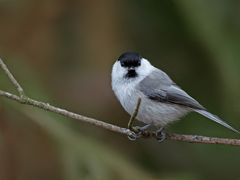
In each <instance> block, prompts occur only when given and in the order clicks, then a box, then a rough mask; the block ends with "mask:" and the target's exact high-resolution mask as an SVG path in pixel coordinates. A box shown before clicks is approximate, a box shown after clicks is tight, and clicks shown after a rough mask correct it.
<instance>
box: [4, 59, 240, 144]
mask: <svg viewBox="0 0 240 180" xmlns="http://www.w3.org/2000/svg"><path fill="white" fill-rule="evenodd" d="M0 67H1V68H2V70H3V71H4V73H5V74H6V75H7V76H8V78H9V80H10V81H11V82H12V84H13V85H14V86H15V88H16V89H17V91H18V93H19V96H17V95H14V94H11V93H9V92H6V91H2V90H0V96H3V97H6V98H8V99H11V100H14V101H16V102H19V103H22V104H26V105H30V106H33V107H37V108H40V109H44V110H46V111H50V112H54V113H57V114H60V115H63V116H65V117H68V118H72V119H76V120H80V121H82V122H86V123H89V124H92V125H95V126H98V127H101V128H104V129H107V130H110V131H113V132H116V133H120V134H124V135H127V136H132V134H134V132H132V131H131V130H129V129H127V128H122V127H119V126H116V125H113V124H109V123H106V122H103V121H99V120H97V119H93V118H90V117H86V116H82V115H80V114H76V113H73V112H70V111H67V110H65V109H62V108H58V107H55V106H52V105H50V104H49V103H44V102H41V101H37V100H34V99H32V98H29V97H27V96H26V95H25V93H24V90H23V88H22V87H21V86H20V84H19V83H18V82H17V80H16V79H15V78H14V76H13V75H12V73H11V72H10V71H9V70H8V68H7V66H6V65H5V64H4V62H3V61H2V60H1V59H0ZM140 101H141V100H139V103H138V105H137V107H136V109H135V112H134V115H133V116H132V117H133V118H135V117H136V115H137V113H138V109H139V106H140ZM150 137H154V135H152V136H150ZM166 139H168V140H174V141H184V142H189V143H202V144H225V145H233V146H240V139H226V138H216V137H206V136H198V135H182V134H175V133H167V138H166Z"/></svg>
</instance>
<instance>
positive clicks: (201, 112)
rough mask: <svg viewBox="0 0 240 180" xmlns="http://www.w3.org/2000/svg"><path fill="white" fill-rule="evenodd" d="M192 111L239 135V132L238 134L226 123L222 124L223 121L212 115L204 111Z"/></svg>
mask: <svg viewBox="0 0 240 180" xmlns="http://www.w3.org/2000/svg"><path fill="white" fill-rule="evenodd" d="M194 111H195V112H197V113H199V114H201V115H203V116H205V117H207V118H209V119H211V120H213V121H215V122H216V123H218V124H221V125H222V126H224V127H226V128H228V129H231V130H232V131H234V132H236V133H238V134H240V132H239V131H238V130H236V129H234V128H233V127H232V126H230V125H228V124H227V123H226V122H224V121H223V120H222V119H220V118H219V117H218V116H216V115H213V114H211V113H210V112H207V111H206V110H198V109H196V110H194Z"/></svg>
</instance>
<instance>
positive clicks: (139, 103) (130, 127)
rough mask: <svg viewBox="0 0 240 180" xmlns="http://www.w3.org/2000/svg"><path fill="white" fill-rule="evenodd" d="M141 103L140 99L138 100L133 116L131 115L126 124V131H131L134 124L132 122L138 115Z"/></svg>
mask: <svg viewBox="0 0 240 180" xmlns="http://www.w3.org/2000/svg"><path fill="white" fill-rule="evenodd" d="M141 101H142V99H141V98H138V100H137V105H136V108H135V110H134V112H133V114H132V115H131V118H130V120H129V122H128V129H130V130H132V127H133V122H134V120H135V119H136V117H137V115H138V110H139V108H140V105H141Z"/></svg>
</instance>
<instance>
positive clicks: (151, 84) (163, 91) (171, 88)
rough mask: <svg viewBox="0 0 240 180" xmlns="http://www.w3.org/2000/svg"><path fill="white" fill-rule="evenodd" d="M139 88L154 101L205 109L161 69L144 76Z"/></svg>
mask: <svg viewBox="0 0 240 180" xmlns="http://www.w3.org/2000/svg"><path fill="white" fill-rule="evenodd" d="M138 88H139V90H140V91H141V92H142V93H143V94H144V95H146V96H147V97H148V98H149V99H151V100H153V101H157V102H164V103H172V104H177V105H181V106H185V107H189V108H193V109H201V110H205V108H204V107H203V106H202V105H200V104H199V103H198V102H197V101H196V100H195V99H193V98H192V97H191V96H189V95H188V94H187V93H186V92H185V91H183V90H182V89H181V88H180V87H178V86H177V85H176V84H175V83H174V82H173V81H172V80H171V79H170V77H169V76H168V75H167V74H166V73H164V72H163V71H161V70H159V69H156V70H154V71H153V72H152V73H151V74H150V75H148V76H147V77H146V78H144V79H143V80H142V81H141V82H140V83H139V86H138Z"/></svg>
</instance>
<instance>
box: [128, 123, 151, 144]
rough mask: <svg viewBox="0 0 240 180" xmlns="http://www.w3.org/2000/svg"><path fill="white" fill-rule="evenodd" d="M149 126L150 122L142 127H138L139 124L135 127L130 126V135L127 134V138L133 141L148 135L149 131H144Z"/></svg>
mask: <svg viewBox="0 0 240 180" xmlns="http://www.w3.org/2000/svg"><path fill="white" fill-rule="evenodd" d="M150 126H151V124H147V125H145V126H143V127H139V126H135V127H131V128H130V130H131V131H132V132H133V133H132V134H131V135H129V136H128V139H130V140H131V141H135V140H137V139H139V138H141V137H146V136H148V134H149V132H148V131H146V130H147V129H148V128H149V127H150Z"/></svg>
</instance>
